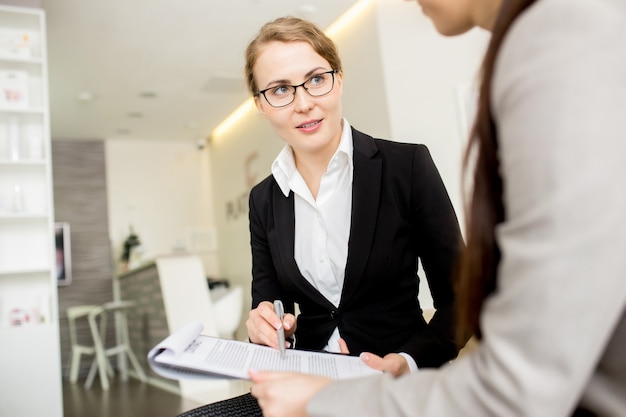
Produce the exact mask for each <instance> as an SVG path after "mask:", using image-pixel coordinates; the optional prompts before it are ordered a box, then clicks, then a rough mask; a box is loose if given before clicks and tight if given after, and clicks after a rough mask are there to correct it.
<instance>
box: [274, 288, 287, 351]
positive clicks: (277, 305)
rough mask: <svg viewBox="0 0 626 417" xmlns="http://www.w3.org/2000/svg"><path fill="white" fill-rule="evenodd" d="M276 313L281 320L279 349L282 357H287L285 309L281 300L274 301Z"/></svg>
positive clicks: (278, 331) (277, 330)
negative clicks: (284, 322)
mask: <svg viewBox="0 0 626 417" xmlns="http://www.w3.org/2000/svg"><path fill="white" fill-rule="evenodd" d="M274 312H275V313H276V315H277V316H278V318H279V319H280V327H279V328H278V329H276V333H278V348H279V349H280V356H281V357H282V358H284V357H285V329H284V328H283V317H284V316H285V309H284V308H283V303H282V301H280V300H276V301H274Z"/></svg>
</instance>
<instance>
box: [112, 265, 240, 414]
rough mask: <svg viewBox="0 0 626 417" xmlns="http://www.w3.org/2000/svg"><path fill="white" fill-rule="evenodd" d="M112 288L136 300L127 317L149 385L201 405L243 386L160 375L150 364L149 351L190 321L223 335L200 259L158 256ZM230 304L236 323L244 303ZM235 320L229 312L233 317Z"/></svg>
mask: <svg viewBox="0 0 626 417" xmlns="http://www.w3.org/2000/svg"><path fill="white" fill-rule="evenodd" d="M233 290H234V291H236V293H235V294H233V295H235V297H232V300H234V302H236V300H237V295H238V298H239V299H241V293H240V291H241V289H240V288H236V289H233ZM113 291H114V297H115V298H116V299H123V300H133V301H135V302H136V303H137V308H136V309H135V311H134V313H133V314H131V315H130V317H129V323H128V327H129V333H130V338H131V345H132V348H133V350H134V352H135V353H136V354H137V356H138V359H139V360H140V363H141V365H142V367H143V368H144V370H146V373H147V375H148V382H149V383H151V384H153V385H156V386H159V387H161V388H164V389H167V390H168V391H171V392H176V393H180V394H181V395H183V396H184V397H187V398H190V399H192V400H194V401H197V402H198V403H201V404H202V403H208V402H213V401H218V400H221V399H224V398H228V397H231V396H233V395H238V394H240V393H241V391H242V390H243V389H245V388H243V387H242V384H237V383H236V382H235V383H233V382H232V381H227V380H216V381H185V380H183V381H179V382H178V381H173V380H170V379H165V378H163V377H161V376H159V375H157V374H156V373H154V372H153V371H152V370H151V369H150V367H149V365H148V361H147V354H148V351H149V350H150V349H152V348H153V347H154V346H155V345H156V344H158V343H159V342H160V341H162V340H163V339H164V338H166V337H167V336H168V335H169V334H170V333H172V332H174V331H176V330H177V329H179V328H181V327H182V326H184V325H185V324H187V323H188V322H190V321H200V322H202V324H203V326H204V330H203V332H202V333H203V334H206V335H210V336H218V335H219V336H224V335H221V334H220V333H219V332H218V329H219V326H218V323H217V321H216V318H217V317H219V315H220V308H219V307H220V306H219V305H218V303H216V302H215V301H214V300H213V299H212V297H211V293H210V290H209V286H208V282H207V279H206V275H205V274H204V270H203V266H202V262H201V260H200V259H199V258H198V257H196V256H193V255H172V256H164V257H159V258H157V259H155V260H154V261H151V262H147V263H145V264H143V265H141V266H140V267H137V268H135V269H133V270H131V271H128V272H125V273H122V274H120V275H118V276H117V277H116V278H115V280H114V285H113ZM220 295H221V296H225V295H224V294H220ZM223 304H226V303H222V305H223ZM229 306H230V307H231V308H234V309H235V310H238V311H236V313H238V314H239V315H238V316H237V317H236V319H237V324H238V322H239V320H240V317H241V313H242V312H241V309H242V306H241V304H239V305H238V306H237V305H236V304H235V305H233V304H229ZM222 314H224V313H222ZM232 319H233V318H232V316H230V315H229V321H232ZM131 375H132V373H131Z"/></svg>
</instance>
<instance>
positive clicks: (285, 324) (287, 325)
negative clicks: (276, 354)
mask: <svg viewBox="0 0 626 417" xmlns="http://www.w3.org/2000/svg"><path fill="white" fill-rule="evenodd" d="M283 327H284V328H285V330H289V329H291V326H290V325H289V323H287V322H285V323H283Z"/></svg>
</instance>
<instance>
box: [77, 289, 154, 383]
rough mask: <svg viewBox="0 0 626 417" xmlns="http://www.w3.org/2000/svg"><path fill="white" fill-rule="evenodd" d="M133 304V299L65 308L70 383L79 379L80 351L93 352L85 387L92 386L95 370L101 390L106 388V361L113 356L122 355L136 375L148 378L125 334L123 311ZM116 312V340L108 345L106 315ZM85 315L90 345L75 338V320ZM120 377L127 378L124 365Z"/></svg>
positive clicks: (110, 374) (108, 365)
mask: <svg viewBox="0 0 626 417" xmlns="http://www.w3.org/2000/svg"><path fill="white" fill-rule="evenodd" d="M134 306H135V303H134V302H133V301H112V302H109V303H105V304H102V305H100V306H93V305H89V306H75V307H70V308H68V310H67V316H68V320H69V322H70V326H69V327H70V340H71V343H72V359H71V365H70V382H72V383H75V382H76V381H77V379H78V368H79V365H80V356H81V355H82V354H90V355H94V359H93V360H92V363H91V367H90V369H89V374H88V375H87V380H86V381H85V388H91V385H92V383H93V380H94V378H95V375H96V372H98V373H99V376H100V384H101V386H102V389H103V390H104V391H108V390H109V377H113V375H114V373H113V368H112V366H111V363H110V362H109V357H110V356H113V355H125V356H124V357H121V358H122V359H125V358H126V357H128V359H129V360H130V362H131V364H132V365H133V367H134V368H135V371H136V372H137V376H138V377H139V379H140V380H141V381H142V382H145V381H146V380H147V378H146V374H145V373H144V371H143V369H142V368H141V366H140V364H139V361H138V360H137V357H136V356H135V354H134V353H133V351H132V348H131V346H130V337H129V335H128V324H127V319H126V311H127V310H128V309H131V308H133V307H134ZM111 314H114V315H115V324H116V334H117V338H118V340H117V343H116V344H115V345H113V346H110V347H107V343H106V334H107V319H108V317H109V315H111ZM85 316H86V317H87V322H88V323H89V330H90V333H91V337H92V341H93V344H92V345H80V344H79V343H78V341H77V339H78V338H77V334H76V320H77V319H78V318H80V317H85ZM121 370H122V378H123V379H126V378H127V374H126V372H125V367H123V366H122V367H121Z"/></svg>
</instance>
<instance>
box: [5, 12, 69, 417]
mask: <svg viewBox="0 0 626 417" xmlns="http://www.w3.org/2000/svg"><path fill="white" fill-rule="evenodd" d="M45 27H46V26H45V14H44V12H43V10H41V9H37V8H25V7H13V6H0V89H1V90H2V94H0V351H2V355H1V356H0V369H2V372H1V373H0V386H1V387H3V404H2V407H1V409H2V414H3V415H4V414H5V413H6V414H7V415H46V416H52V417H61V416H62V415H63V406H62V390H61V361H60V347H59V323H58V301H57V282H56V274H55V259H56V256H55V248H54V206H53V198H52V170H51V163H50V114H49V110H48V108H49V106H48V73H47V71H48V69H47V57H46V32H45ZM41 387H45V389H43V390H42V389H41ZM33 398H36V399H37V401H33Z"/></svg>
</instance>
